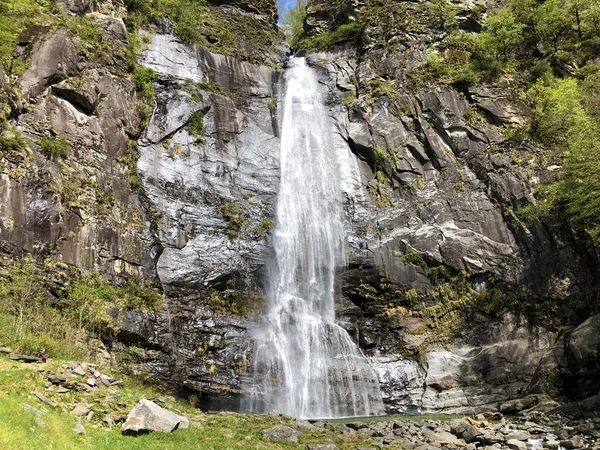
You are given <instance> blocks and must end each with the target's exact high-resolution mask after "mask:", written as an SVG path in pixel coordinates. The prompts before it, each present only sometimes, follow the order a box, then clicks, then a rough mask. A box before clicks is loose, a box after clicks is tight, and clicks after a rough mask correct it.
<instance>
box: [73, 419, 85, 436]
mask: <svg viewBox="0 0 600 450" xmlns="http://www.w3.org/2000/svg"><path fill="white" fill-rule="evenodd" d="M73 431H75V434H79V435H81V434H85V428H84V427H83V424H82V423H81V417H80V418H79V419H78V420H77V425H75V428H74V430H73Z"/></svg>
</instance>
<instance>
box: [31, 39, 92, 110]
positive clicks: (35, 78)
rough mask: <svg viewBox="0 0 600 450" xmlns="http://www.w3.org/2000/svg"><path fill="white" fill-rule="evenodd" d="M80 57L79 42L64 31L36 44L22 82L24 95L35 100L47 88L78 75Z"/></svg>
mask: <svg viewBox="0 0 600 450" xmlns="http://www.w3.org/2000/svg"><path fill="white" fill-rule="evenodd" d="M79 56H80V54H79V50H78V43H77V40H76V39H75V38H73V37H71V36H70V35H69V32H68V31H66V30H63V29H61V30H58V31H57V32H56V33H54V35H52V36H51V37H50V38H49V39H48V40H46V41H44V42H40V43H37V44H35V45H34V48H33V51H32V56H31V62H30V64H29V68H28V69H27V71H26V72H25V73H24V74H23V76H22V77H21V80H20V84H21V89H22V91H23V94H25V96H26V97H27V98H30V99H32V98H35V97H37V96H38V95H40V94H41V93H42V92H44V90H45V89H46V88H47V87H49V86H51V85H53V84H56V83H59V82H60V81H62V80H64V79H66V78H68V77H69V76H72V75H74V74H75V73H77V63H78V61H79Z"/></svg>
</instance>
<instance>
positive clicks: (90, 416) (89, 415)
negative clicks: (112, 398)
mask: <svg viewBox="0 0 600 450" xmlns="http://www.w3.org/2000/svg"><path fill="white" fill-rule="evenodd" d="M93 417H94V411H90V412H89V413H87V415H86V416H85V421H86V422H91V421H92V418H93Z"/></svg>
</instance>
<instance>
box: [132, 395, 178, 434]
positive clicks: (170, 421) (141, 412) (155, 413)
mask: <svg viewBox="0 0 600 450" xmlns="http://www.w3.org/2000/svg"><path fill="white" fill-rule="evenodd" d="M188 426H189V419H188V418H187V417H184V416H180V415H178V414H175V413H173V412H171V411H168V410H166V409H164V408H161V407H160V406H158V405H157V404H156V403H154V402H151V401H150V400H146V399H143V400H140V401H139V403H138V404H137V405H135V406H134V407H133V409H132V410H131V411H130V412H129V414H128V415H127V419H126V420H125V423H123V425H122V426H121V432H122V433H124V434H140V433H149V432H151V431H161V432H164V433H170V432H172V431H174V430H176V429H177V428H187V427H188Z"/></svg>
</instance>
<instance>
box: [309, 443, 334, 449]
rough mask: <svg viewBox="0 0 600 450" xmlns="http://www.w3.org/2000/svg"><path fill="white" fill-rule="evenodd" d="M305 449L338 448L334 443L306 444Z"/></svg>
mask: <svg viewBox="0 0 600 450" xmlns="http://www.w3.org/2000/svg"><path fill="white" fill-rule="evenodd" d="M306 450H338V446H337V445H335V444H308V445H307V446H306Z"/></svg>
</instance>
